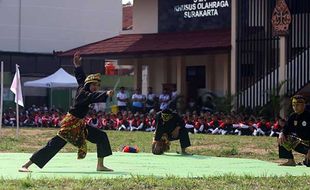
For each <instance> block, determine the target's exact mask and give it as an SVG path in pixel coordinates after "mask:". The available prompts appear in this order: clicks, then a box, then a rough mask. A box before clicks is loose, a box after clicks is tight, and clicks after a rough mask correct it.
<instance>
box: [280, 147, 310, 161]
mask: <svg viewBox="0 0 310 190" xmlns="http://www.w3.org/2000/svg"><path fill="white" fill-rule="evenodd" d="M294 150H295V151H296V152H299V153H301V154H304V155H306V154H307V153H308V150H309V146H306V145H304V144H301V143H299V144H298V145H297V146H296V148H295V149H294ZM279 158H284V159H294V156H293V153H292V151H288V150H286V149H285V148H284V147H283V146H279Z"/></svg>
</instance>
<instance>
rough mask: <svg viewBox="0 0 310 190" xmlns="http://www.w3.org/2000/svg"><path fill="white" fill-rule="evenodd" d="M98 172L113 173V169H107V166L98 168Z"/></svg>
mask: <svg viewBox="0 0 310 190" xmlns="http://www.w3.org/2000/svg"><path fill="white" fill-rule="evenodd" d="M97 171H104V172H113V170H112V169H110V168H107V167H105V166H103V167H97Z"/></svg>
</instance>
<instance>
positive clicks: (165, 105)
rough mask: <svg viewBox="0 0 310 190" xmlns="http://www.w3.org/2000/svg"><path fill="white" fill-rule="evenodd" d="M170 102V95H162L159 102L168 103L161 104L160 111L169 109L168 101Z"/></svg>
mask: <svg viewBox="0 0 310 190" xmlns="http://www.w3.org/2000/svg"><path fill="white" fill-rule="evenodd" d="M169 100H170V96H169V94H161V95H160V96H159V101H166V102H162V103H160V109H161V110H163V109H165V108H167V106H168V101H169Z"/></svg>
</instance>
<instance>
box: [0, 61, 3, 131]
mask: <svg viewBox="0 0 310 190" xmlns="http://www.w3.org/2000/svg"><path fill="white" fill-rule="evenodd" d="M0 93H1V94H0V136H1V135H2V116H3V61H1V92H0Z"/></svg>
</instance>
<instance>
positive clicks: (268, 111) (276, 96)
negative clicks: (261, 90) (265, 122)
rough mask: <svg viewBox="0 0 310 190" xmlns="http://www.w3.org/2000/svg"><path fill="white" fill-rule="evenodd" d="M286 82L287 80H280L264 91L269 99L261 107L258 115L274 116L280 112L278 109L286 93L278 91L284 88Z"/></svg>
mask: <svg viewBox="0 0 310 190" xmlns="http://www.w3.org/2000/svg"><path fill="white" fill-rule="evenodd" d="M286 83H287V80H285V81H282V82H280V83H279V84H278V85H277V86H276V87H274V88H272V89H268V90H267V91H266V93H267V96H268V98H269V100H270V101H269V103H268V104H266V105H265V106H264V107H263V108H262V109H261V111H260V113H259V114H260V115H262V116H267V117H270V118H276V117H277V116H278V115H279V114H280V110H281V109H282V106H281V103H282V102H283V100H284V98H285V97H286V96H287V95H286V94H281V93H280V92H281V90H284V89H283V88H284V87H285V84H286Z"/></svg>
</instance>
